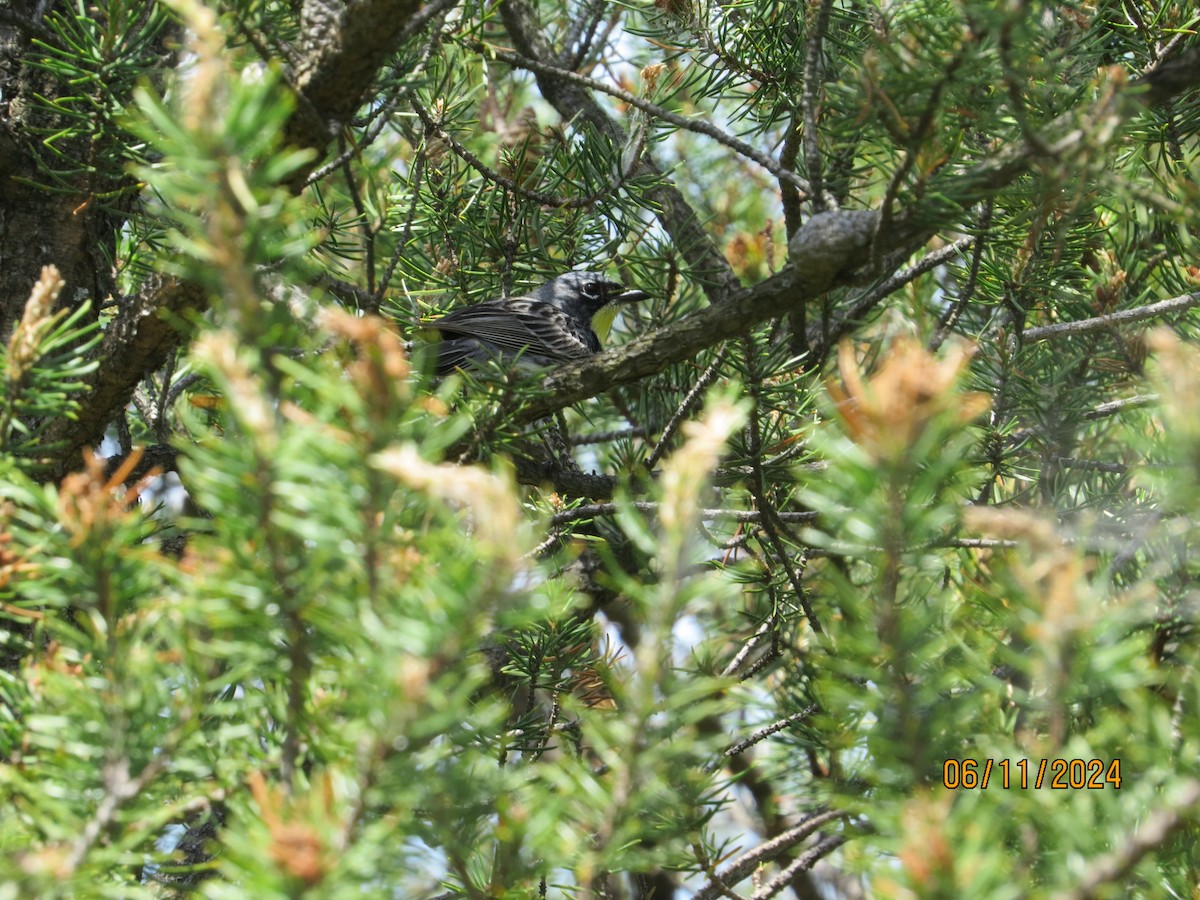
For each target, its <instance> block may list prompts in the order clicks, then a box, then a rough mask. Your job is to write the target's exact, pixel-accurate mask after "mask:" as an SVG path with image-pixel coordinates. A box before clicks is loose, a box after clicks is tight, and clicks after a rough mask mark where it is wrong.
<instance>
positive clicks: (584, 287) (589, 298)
mask: <svg viewBox="0 0 1200 900" xmlns="http://www.w3.org/2000/svg"><path fill="white" fill-rule="evenodd" d="M530 296H531V297H533V299H535V300H541V301H542V302H543V303H552V304H554V305H555V306H557V307H558V308H559V309H569V308H571V307H572V306H574V307H575V308H576V309H578V308H581V307H582V309H583V310H585V311H586V312H587V315H588V317H589V318H590V317H591V316H594V315H595V314H596V313H597V312H599V311H600V309H601V308H603V307H605V306H608V305H609V304H624V303H637V302H638V301H639V300H645V299H646V298H648V297H649V296H650V295H649V294H647V293H646V292H645V291H637V290H626V289H625V285H623V284H621V282H619V281H613V280H611V279H609V278H606V277H605V276H604V275H603V274H601V273H600V272H568V273H567V274H565V275H559V276H558V277H557V278H555V279H553V280H551V281H548V282H547V283H546V284H544V285H542V286H541V287H540V288H538V289H537V290H536V291H534V292H533V293H532V294H530Z"/></svg>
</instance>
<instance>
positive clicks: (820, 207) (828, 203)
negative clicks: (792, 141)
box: [789, 0, 838, 237]
mask: <svg viewBox="0 0 1200 900" xmlns="http://www.w3.org/2000/svg"><path fill="white" fill-rule="evenodd" d="M832 8H833V0H821V6H820V7H819V8H818V9H817V14H816V16H815V17H814V19H813V24H812V29H811V31H810V33H809V37H808V55H807V58H806V59H805V61H804V91H803V93H802V95H801V96H802V98H803V100H802V103H803V115H804V164H805V167H806V168H807V169H808V181H809V184H811V185H812V201H813V211H814V212H825V210H827V209H837V208H838V203H837V200H836V199H835V198H834V197H833V196H832V195H826V192H825V189H824V187H823V177H822V173H821V169H822V164H821V147H820V144H819V142H818V140H817V137H818V134H817V90H818V87H819V85H820V83H821V76H822V74H823V67H822V66H821V49H822V44H823V43H824V41H825V32H826V31H827V30H828V29H829V13H830V10H831V9H832ZM789 237H790V235H789Z"/></svg>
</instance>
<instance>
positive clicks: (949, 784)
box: [942, 759, 1121, 791]
mask: <svg viewBox="0 0 1200 900" xmlns="http://www.w3.org/2000/svg"><path fill="white" fill-rule="evenodd" d="M942 787H944V788H949V789H951V790H964V791H973V790H975V789H976V788H978V789H979V790H987V789H988V788H989V787H999V788H1001V789H1003V790H1009V789H1020V790H1026V789H1028V788H1030V787H1032V788H1034V789H1035V790H1041V789H1042V788H1044V787H1047V788H1050V789H1051V790H1055V791H1080V790H1100V789H1103V788H1114V789H1117V788H1120V787H1121V760H1120V759H1114V760H1111V761H1109V762H1105V761H1104V760H1100V759H1043V760H1042V761H1041V762H1030V761H1029V760H1028V759H1012V760H1010V759H995V760H993V759H948V760H946V761H945V762H944V763H942Z"/></svg>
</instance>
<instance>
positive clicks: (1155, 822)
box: [1058, 778, 1200, 900]
mask: <svg viewBox="0 0 1200 900" xmlns="http://www.w3.org/2000/svg"><path fill="white" fill-rule="evenodd" d="M1197 810H1200V781H1197V780H1196V779H1194V778H1192V779H1189V780H1188V781H1186V782H1185V783H1184V784H1183V786H1182V788H1181V789H1180V790H1179V794H1178V796H1177V799H1175V801H1174V802H1172V803H1168V804H1166V805H1165V807H1164V806H1162V805H1160V807H1159V808H1158V809H1157V810H1155V811H1154V812H1153V813H1151V814H1150V815H1149V816H1147V817H1146V820H1145V821H1144V822H1143V823H1142V824H1141V826H1140V827H1139V828H1138V829H1137V831H1136V832H1135V833H1134V834H1133V835H1131V836H1130V838H1129V839H1128V840H1127V841H1126V842H1125V843H1124V844H1123V845H1121V846H1120V847H1118V848H1117V849H1116V850H1114V851H1113V852H1112V853H1110V854H1109V855H1107V856H1103V857H1101V858H1100V859H1098V860H1095V861H1094V862H1092V863H1091V864H1090V865H1088V866H1087V867H1086V869H1085V871H1086V872H1087V875H1086V876H1085V877H1084V878H1083V880H1082V883H1081V884H1080V885H1079V886H1078V887H1077V888H1076V889H1075V890H1073V891H1064V892H1063V893H1061V894H1059V895H1058V898H1059V900H1085V898H1088V897H1095V896H1097V895H1098V894H1099V892H1100V889H1101V888H1103V887H1106V886H1108V885H1113V884H1121V883H1124V882H1125V876H1126V875H1128V874H1129V872H1130V871H1131V870H1132V869H1133V867H1134V866H1136V865H1137V863H1138V861H1139V860H1140V859H1141V858H1142V857H1144V856H1145V855H1146V854H1148V853H1152V852H1153V851H1155V850H1157V849H1158V848H1159V847H1161V846H1162V845H1163V844H1164V843H1166V841H1167V840H1168V839H1169V838H1170V837H1171V835H1173V834H1174V833H1175V832H1177V831H1179V830H1180V829H1181V828H1184V827H1185V826H1187V825H1189V824H1191V823H1194V822H1195V821H1196V815H1197Z"/></svg>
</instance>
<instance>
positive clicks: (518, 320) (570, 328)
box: [430, 297, 600, 359]
mask: <svg viewBox="0 0 1200 900" xmlns="http://www.w3.org/2000/svg"><path fill="white" fill-rule="evenodd" d="M430 324H431V325H432V326H433V327H434V328H436V329H438V331H440V332H442V334H444V335H447V336H455V335H461V336H464V337H473V338H478V339H479V340H482V341H488V342H489V343H491V344H494V345H495V346H496V347H497V348H499V349H500V350H503V351H508V352H511V353H517V352H520V351H522V350H524V351H527V352H529V353H531V354H535V355H538V356H547V357H550V358H551V359H575V358H577V357H580V356H589V355H590V354H592V353H595V352H596V351H597V350H599V349H600V348H599V347H598V346H596V345H595V337H594V336H593V334H592V332H591V330H590V328H588V329H586V330H585V329H581V327H580V325H579V323H577V322H575V321H574V320H573V319H572V318H571V317H570V316H568V315H567V314H566V313H564V312H563V311H562V310H561V309H559V308H558V307H556V306H552V305H550V304H549V303H542V302H540V301H537V300H529V299H527V298H524V297H519V298H515V299H510V300H489V301H487V302H485V303H476V304H475V305H473V306H463V307H460V308H459V309H456V310H454V311H453V312H451V313H448V314H446V315H445V316H443V317H442V318H440V319H438V320H437V321H435V322H432V323H430Z"/></svg>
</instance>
